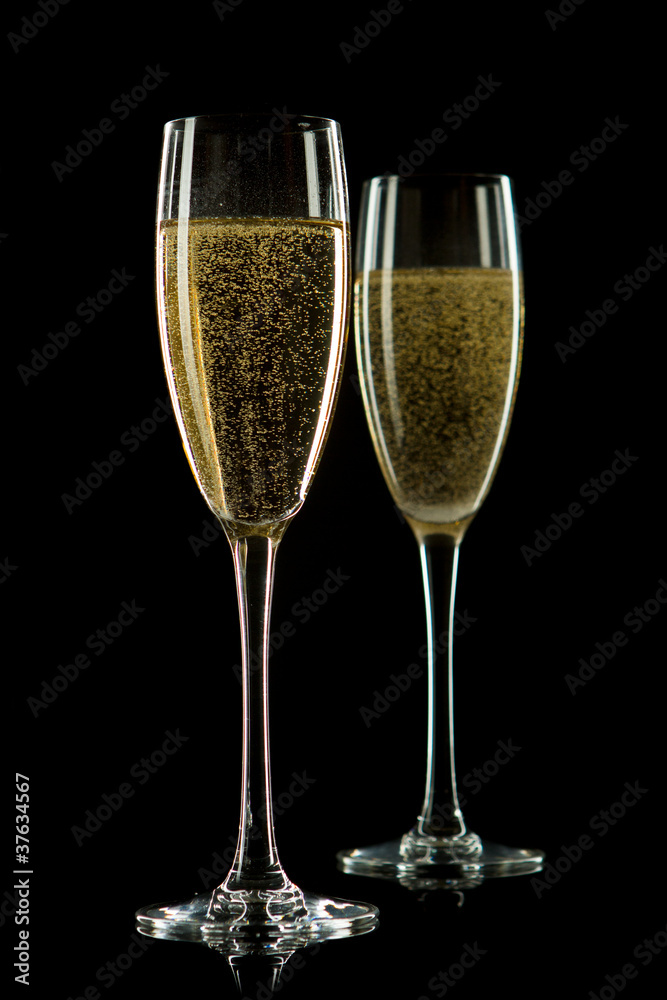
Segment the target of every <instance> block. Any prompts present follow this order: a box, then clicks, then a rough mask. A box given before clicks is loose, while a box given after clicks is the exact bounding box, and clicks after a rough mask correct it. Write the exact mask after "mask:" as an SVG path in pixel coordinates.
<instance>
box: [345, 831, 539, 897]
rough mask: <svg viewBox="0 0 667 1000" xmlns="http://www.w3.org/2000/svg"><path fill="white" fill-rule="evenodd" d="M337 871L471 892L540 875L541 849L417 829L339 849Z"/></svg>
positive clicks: (423, 887) (474, 835)
mask: <svg viewBox="0 0 667 1000" xmlns="http://www.w3.org/2000/svg"><path fill="white" fill-rule="evenodd" d="M337 858H338V867H339V868H340V869H341V870H342V871H344V872H346V873H347V874H350V875H370V876H374V877H377V878H391V879H398V880H399V881H400V882H401V883H402V884H404V885H406V886H407V887H408V888H414V889H427V888H453V889H454V888H458V889H462V888H471V887H472V886H475V885H479V884H481V882H483V881H484V879H486V878H502V877H507V876H509V875H528V874H530V873H531V872H536V871H539V870H540V868H541V867H542V863H543V861H544V854H543V853H542V851H537V850H528V849H525V848H518V847H503V846H502V845H501V844H494V843H492V842H490V841H488V840H481V839H480V838H479V837H478V836H477V834H475V833H467V834H464V835H463V836H462V837H451V838H443V837H424V836H418V835H416V834H415V833H414V832H413V831H411V832H410V833H406V834H405V836H403V837H401V838H400V839H398V840H390V841H387V842H386V843H384V844H375V845H374V846H372V847H361V848H356V849H354V850H349V851H340V853H339V854H338V855H337Z"/></svg>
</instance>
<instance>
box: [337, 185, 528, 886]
mask: <svg viewBox="0 0 667 1000" xmlns="http://www.w3.org/2000/svg"><path fill="white" fill-rule="evenodd" d="M356 270H357V276H356V280H355V326H356V346H357V360H358V366H359V372H360V376H361V386H362V393H363V400H364V407H365V411H366V417H367V420H368V424H369V427H370V432H371V436H372V439H373V444H374V447H375V452H376V455H377V458H378V462H379V464H380V467H381V469H382V473H383V475H384V478H385V481H386V483H387V486H388V487H389V491H390V493H391V495H392V497H393V499H394V502H395V503H396V505H397V507H398V508H399V510H400V511H401V512H402V514H403V515H404V517H405V519H406V521H407V522H408V524H409V526H410V528H411V529H412V531H413V533H414V535H415V538H416V540H417V543H418V545H419V551H420V556H421V566H422V575H423V582H424V594H425V599H426V618H427V630H428V651H429V652H428V676H429V710H428V711H429V716H428V738H427V768H426V789H425V793H424V802H423V805H422V809H421V813H420V815H419V817H418V819H417V822H416V824H415V826H414V827H413V828H412V829H411V830H410V831H409V832H408V833H406V834H405V835H404V836H403V837H402V838H400V839H398V840H393V841H389V842H386V843H383V844H378V845H375V846H373V847H366V848H359V849H355V850H349V851H343V852H341V853H340V854H339V855H338V858H339V865H340V867H342V869H343V870H344V871H346V872H351V873H358V874H365V875H379V876H385V877H390V878H391V877H397V878H399V879H401V880H403V881H405V882H406V884H408V885H413V887H424V886H426V885H430V884H451V885H470V884H477V882H478V881H479V878H480V877H485V876H489V875H496V876H498V875H511V874H520V873H525V872H529V871H535V870H538V869H539V867H540V866H541V863H542V861H543V855H542V853H541V852H540V851H534V850H526V849H521V848H509V847H504V846H502V845H498V844H494V843H489V842H488V841H486V840H482V839H481V838H480V837H479V836H478V835H477V834H475V833H472V832H470V831H468V830H467V828H466V825H465V822H464V819H463V815H462V813H461V809H460V806H459V801H458V796H457V791H456V773H455V767H454V728H453V700H452V695H453V678H452V639H453V626H454V618H453V615H454V590H455V583H456V569H457V562H458V554H459V545H460V543H461V540H462V539H463V536H464V534H465V532H466V530H467V528H468V527H469V525H470V523H471V521H472V520H473V518H474V516H475V514H476V513H477V511H478V510H479V508H480V506H481V504H482V501H483V500H484V497H485V496H486V494H487V492H488V489H489V487H490V485H491V482H492V480H493V477H494V474H495V471H496V469H497V467H498V462H499V460H500V455H501V452H502V449H503V445H504V442H505V438H506V435H507V431H508V428H509V423H510V418H511V414H512V407H513V404H514V397H515V394H516V388H517V380H518V375H519V367H520V361H521V347H522V321H523V299H522V274H521V264H520V248H519V242H518V237H517V232H516V228H515V224H514V212H513V202H512V191H511V182H510V179H509V178H508V177H505V176H500V175H482V174H472V175H471V174H467V175H456V174H449V175H442V176H423V177H418V176H414V177H411V178H410V179H402V178H400V177H397V176H391V175H385V176H383V177H376V178H374V179H372V180H370V181H367V182H366V183H365V185H364V189H363V194H362V205H361V223H360V235H359V243H358V248H357V268H356ZM443 638H446V642H443ZM471 880H472V881H471Z"/></svg>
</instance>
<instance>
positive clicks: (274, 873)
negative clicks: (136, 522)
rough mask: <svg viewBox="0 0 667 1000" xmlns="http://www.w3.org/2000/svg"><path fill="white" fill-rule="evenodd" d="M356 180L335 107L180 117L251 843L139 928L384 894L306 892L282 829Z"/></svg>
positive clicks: (176, 929) (209, 456)
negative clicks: (284, 609) (293, 683)
mask: <svg viewBox="0 0 667 1000" xmlns="http://www.w3.org/2000/svg"><path fill="white" fill-rule="evenodd" d="M348 261H349V231H348V208H347V188H346V181H345V169H344V162H343V153H342V145H341V138H340V129H339V127H338V125H337V124H336V122H333V121H331V120H329V119H320V118H312V117H302V118H301V117H297V116H281V117H280V118H278V117H270V116H264V115H221V116H209V117H198V118H186V119H182V120H180V121H175V122H170V123H168V124H167V126H166V127H165V134H164V145H163V154H162V172H161V178H160V189H159V200H158V229H157V284H158V312H159V320H160V332H161V339H162V350H163V357H164V363H165V369H166V374H167V379H168V382H169V388H170V393H171V398H172V402H173V405H174V410H175V412H176V415H177V419H178V423H179V428H180V431H181V437H182V440H183V445H184V448H185V451H186V454H187V457H188V460H189V462H190V466H191V468H192V472H193V474H194V476H195V478H196V480H197V483H198V484H199V487H200V490H201V492H202V494H203V496H204V498H205V500H206V501H207V503H208V505H209V507H210V508H211V510H212V511H213V512H214V514H216V516H217V517H218V518H219V520H220V523H221V525H222V528H223V530H224V532H225V534H226V536H227V538H228V540H229V543H230V545H231V548H232V553H233V557H234V567H235V572H236V583H237V593H238V601H239V612H240V620H241V634H242V653H243V766H242V780H241V816H240V824H239V835H238V843H237V847H236V854H235V857H234V861H233V863H232V865H231V869H230V871H229V873H228V875H227V877H226V878H225V879H224V881H223V882H222V884H221V885H220V886H218V888H216V889H215V890H214V891H213V892H210V893H203V894H199V895H197V896H196V897H195V898H194V899H192V900H189V901H186V902H184V903H173V904H172V903H169V904H162V905H155V906H149V907H145V908H144V909H142V910H140V911H139V912H138V914H137V921H138V926H139V929H140V930H141V931H142V933H144V934H148V935H152V936H154V937H161V938H171V939H178V940H198V941H202V942H205V943H208V944H215V945H216V946H217V947H218V948H219V949H223V950H224V949H225V948H228V949H230V950H231V951H234V950H235V949H237V950H238V949H239V948H240V949H241V951H243V952H244V953H245V952H247V951H248V949H249V948H250V949H251V950H252V949H256V948H257V947H259V948H260V950H262V949H263V950H266V951H268V952H271V951H274V950H275V949H276V948H277V947H278V946H280V949H282V950H284V949H290V948H294V947H302V946H305V945H306V944H307V943H309V942H313V941H320V940H324V939H326V938H334V937H344V936H349V935H351V934H362V933H366V932H367V931H369V930H372V929H373V927H374V925H375V922H376V917H377V910H376V908H375V907H374V906H370V905H366V904H362V903H353V902H348V901H346V900H339V899H328V898H326V897H320V896H317V895H315V894H313V893H308V892H304V891H302V890H301V889H299V887H298V886H296V885H294V883H293V882H292V881H291V880H290V879H289V878H288V876H287V874H286V873H285V871H284V870H283V868H282V865H281V863H280V860H279V857H278V852H277V849H276V845H275V837H274V830H273V819H272V810H271V775H270V762H269V722H268V671H267V665H268V636H269V616H270V608H271V594H272V587H273V572H274V562H275V556H276V551H277V548H278V544H279V542H280V540H281V538H282V536H283V534H284V532H285V530H286V528H287V526H288V525H289V524H290V522H291V520H292V518H293V517H294V515H295V514H296V513H297V511H298V510H299V509H300V507H301V506H302V504H303V502H304V499H305V497H306V493H307V491H308V487H309V485H310V482H311V480H312V477H313V475H314V473H315V470H316V467H317V463H318V461H319V458H320V455H321V452H322V448H323V445H324V442H325V439H326V435H327V430H328V427H329V424H330V420H331V416H332V413H333V409H334V404H335V398H336V392H337V387H338V381H339V377H340V371H341V365H342V360H343V354H344V346H345V337H346V329H347V301H348V291H349V263H348Z"/></svg>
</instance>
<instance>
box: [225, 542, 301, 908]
mask: <svg viewBox="0 0 667 1000" xmlns="http://www.w3.org/2000/svg"><path fill="white" fill-rule="evenodd" d="M230 543H231V546H232V552H233V555H234V568H235V570H236V590H237V595H238V602H239V613H240V619H241V639H242V657H243V659H242V664H243V774H242V784H241V817H240V822H239V839H238V843H237V845H236V854H235V857H234V861H233V863H232V866H231V869H230V871H229V874H228V875H227V878H226V879H225V881H224V883H223V888H225V889H226V890H227V891H230V892H236V891H241V890H252V889H283V888H286V887H287V886H289V885H290V882H289V879H288V878H287V876H286V875H285V873H284V871H283V869H282V866H281V864H280V860H279V858H278V852H277V850H276V844H275V835H274V831H273V811H272V804H271V763H270V759H269V704H268V702H269V698H268V695H269V691H268V638H269V618H270V613H271V596H272V592H273V575H274V563H275V555H276V550H277V548H278V541H277V540H276V538H275V537H274V538H266V537H263V536H261V535H249V536H244V537H238V538H233V537H231V535H230Z"/></svg>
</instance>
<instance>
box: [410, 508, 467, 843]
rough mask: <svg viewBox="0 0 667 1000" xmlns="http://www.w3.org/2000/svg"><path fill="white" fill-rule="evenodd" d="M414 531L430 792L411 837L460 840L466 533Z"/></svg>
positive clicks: (462, 831) (461, 831)
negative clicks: (458, 629)
mask: <svg viewBox="0 0 667 1000" xmlns="http://www.w3.org/2000/svg"><path fill="white" fill-rule="evenodd" d="M412 528H413V531H414V533H415V535H416V538H417V541H418V542H419V553H420V556H421V565H422V576H423V581H424V597H425V601H426V626H427V636H428V734H427V767H426V788H425V791H424V804H423V806H422V810H421V814H420V816H419V819H418V822H417V826H416V828H415V830H414V831H413V834H414V835H416V836H427V837H458V836H461V835H462V834H464V833H465V832H466V827H465V823H464V821H463V816H462V814H461V809H460V806H459V800H458V795H457V791H456V768H455V761H454V685H453V637H454V633H453V628H454V594H455V591H456V570H457V567H458V559H459V543H460V541H461V535H462V532H461V535H452V534H449V533H447V532H438V533H436V534H433V533H426V531H425V530H420V529H419V528H417V527H416V526H415V525H414V523H413V524H412ZM430 530H431V532H432V531H433V527H431V529H430Z"/></svg>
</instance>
